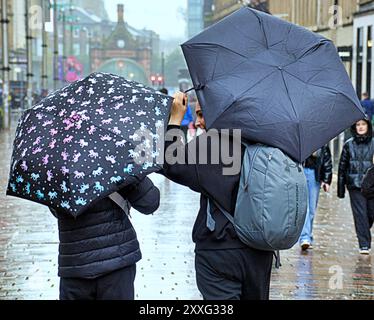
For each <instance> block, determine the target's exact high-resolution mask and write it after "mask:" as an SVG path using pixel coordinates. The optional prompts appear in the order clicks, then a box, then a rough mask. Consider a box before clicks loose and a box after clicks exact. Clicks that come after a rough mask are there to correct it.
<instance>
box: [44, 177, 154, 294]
mask: <svg viewBox="0 0 374 320" xmlns="http://www.w3.org/2000/svg"><path fill="white" fill-rule="evenodd" d="M136 181H137V180H136V179H134V183H132V184H130V185H129V186H127V187H125V188H123V189H121V190H120V191H119V192H118V194H117V195H120V196H121V197H122V199H125V200H127V201H128V203H129V204H131V206H132V207H133V208H134V209H136V210H138V211H139V212H141V213H144V214H151V213H153V212H155V211H156V210H157V209H158V206H159V199H160V193H159V190H158V189H157V188H156V187H155V186H154V185H153V183H152V181H151V180H150V179H149V178H147V177H145V178H144V179H143V180H142V181H141V182H136ZM129 210H130V207H129V206H128V207H127V210H125V211H127V212H124V210H123V208H121V207H120V206H119V205H117V203H115V202H114V201H113V200H112V199H110V198H109V197H108V198H104V199H102V200H100V201H99V202H97V203H96V204H94V205H92V206H91V207H89V208H88V209H87V210H86V211H85V212H84V213H82V214H81V215H80V216H78V218H73V217H72V216H71V215H68V214H66V213H63V212H58V211H56V210H54V209H51V212H52V213H53V214H54V215H55V217H56V218H57V219H58V230H59V239H60V243H59V256H58V275H59V277H60V299H61V300H133V299H134V281H135V274H136V263H137V262H138V261H139V260H140V259H141V251H140V247H139V242H138V240H137V236H136V232H135V230H134V227H133V226H132V224H131V222H130V220H129V217H128V216H129Z"/></svg>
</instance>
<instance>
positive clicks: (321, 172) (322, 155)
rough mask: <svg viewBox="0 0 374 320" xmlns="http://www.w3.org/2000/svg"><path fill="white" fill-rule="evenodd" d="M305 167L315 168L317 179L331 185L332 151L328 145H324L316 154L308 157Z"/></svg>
mask: <svg viewBox="0 0 374 320" xmlns="http://www.w3.org/2000/svg"><path fill="white" fill-rule="evenodd" d="M304 167H305V168H310V169H314V171H315V177H316V181H318V182H324V183H327V184H328V185H331V181H332V160H331V151H330V148H329V147H328V146H323V147H322V148H321V149H319V150H318V151H317V152H316V153H315V155H311V156H310V157H309V158H308V159H306V161H305V163H304Z"/></svg>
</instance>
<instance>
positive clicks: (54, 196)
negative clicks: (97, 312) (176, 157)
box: [7, 73, 172, 299]
mask: <svg viewBox="0 0 374 320" xmlns="http://www.w3.org/2000/svg"><path fill="white" fill-rule="evenodd" d="M171 104H172V98H171V97H168V96H166V95H164V94H161V93H158V92H156V91H155V90H153V89H152V88H149V87H146V86H144V85H143V84H140V83H137V82H134V81H128V80H126V79H124V78H122V77H119V76H116V75H112V74H107V73H93V74H91V75H89V76H87V77H86V78H84V79H82V80H79V81H77V82H74V83H72V84H70V85H69V86H67V87H64V88H62V89H59V90H57V91H55V92H53V93H51V94H50V95H49V96H48V97H46V98H44V99H43V100H42V101H40V102H39V104H38V105H35V106H33V107H32V108H31V109H28V110H27V111H25V112H24V113H23V115H22V118H21V120H20V121H19V124H18V127H17V131H16V137H15V140H14V147H13V154H12V159H11V165H10V174H9V181H8V189H7V195H10V196H16V197H20V198H23V199H27V200H30V201H34V202H38V203H40V204H43V205H46V206H48V207H49V208H50V210H51V211H53V213H54V214H55V215H56V216H57V218H58V225H59V236H60V246H59V275H60V277H61V283H60V298H61V299H133V291H134V290H133V281H134V277H135V263H136V262H137V261H138V260H139V259H140V257H141V255H140V250H139V244H138V241H137V239H136V233H135V231H134V229H133V227H132V225H131V223H130V221H129V219H128V217H127V215H126V213H128V212H129V204H130V205H132V206H133V207H134V208H135V209H137V210H138V211H140V212H142V213H145V214H149V213H152V212H154V211H155V210H156V209H157V207H158V203H159V191H158V189H157V188H155V187H154V186H153V184H152V182H151V181H150V180H149V179H148V178H146V176H147V175H149V174H151V173H152V172H156V171H159V170H160V169H162V165H161V164H159V163H157V155H156V152H154V153H153V152H152V151H151V150H150V148H149V146H151V145H152V143H153V141H154V140H156V141H157V140H158V139H159V134H158V132H160V131H159V129H158V128H161V127H162V126H163V123H164V122H165V121H166V119H167V117H168V115H169V110H170V106H171ZM143 134H147V135H146V137H147V139H145V140H144V141H143V140H142V139H139V138H141V136H143ZM143 151H144V152H143ZM143 153H144V154H145V155H144V158H142V156H143ZM108 197H109V198H108Z"/></svg>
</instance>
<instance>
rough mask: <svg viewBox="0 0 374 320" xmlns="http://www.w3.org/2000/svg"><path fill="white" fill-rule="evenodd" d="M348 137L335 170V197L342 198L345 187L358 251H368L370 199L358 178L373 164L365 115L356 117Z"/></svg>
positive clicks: (373, 207)
mask: <svg viewBox="0 0 374 320" xmlns="http://www.w3.org/2000/svg"><path fill="white" fill-rule="evenodd" d="M351 131H352V138H351V139H349V140H348V141H347V142H346V143H345V144H344V147H343V151H342V154H341V157H340V162H339V171H338V197H339V198H344V196H345V189H346V188H347V189H348V192H349V196H350V201H351V208H352V213H353V219H354V224H355V229H356V234H357V238H358V243H359V252H360V253H361V254H369V253H370V248H371V233H370V229H371V227H372V226H373V215H374V200H368V199H367V198H365V197H364V195H363V194H362V192H361V187H362V180H363V177H364V175H365V173H366V172H367V170H368V169H369V168H370V167H371V166H372V165H373V154H374V143H373V138H372V125H371V122H370V121H369V120H368V119H364V120H360V121H358V122H357V123H356V124H354V125H353V126H352V127H351Z"/></svg>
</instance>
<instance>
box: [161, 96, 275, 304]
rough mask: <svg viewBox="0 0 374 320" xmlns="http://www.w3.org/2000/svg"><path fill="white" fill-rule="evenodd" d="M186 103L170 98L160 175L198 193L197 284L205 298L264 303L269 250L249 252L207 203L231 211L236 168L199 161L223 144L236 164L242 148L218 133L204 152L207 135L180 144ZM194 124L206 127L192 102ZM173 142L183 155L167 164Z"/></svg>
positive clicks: (182, 98) (180, 98) (194, 234)
mask: <svg viewBox="0 0 374 320" xmlns="http://www.w3.org/2000/svg"><path fill="white" fill-rule="evenodd" d="M186 99H187V98H186V96H185V95H184V94H183V93H177V94H176V95H175V100H174V103H173V106H172V110H171V116H170V120H169V125H168V131H167V134H166V143H165V150H166V152H165V160H166V161H165V165H164V170H163V172H162V173H163V174H164V175H165V176H166V177H168V178H169V179H171V180H172V181H174V182H176V183H179V184H182V185H185V186H187V187H189V188H191V189H192V190H194V191H196V192H199V193H201V198H200V209H199V213H198V215H197V218H196V221H195V225H194V228H193V232H192V238H193V241H194V242H195V244H196V247H195V270H196V282H197V286H198V288H199V290H200V292H201V294H202V296H203V298H204V299H206V300H239V299H241V300H256V299H261V300H267V299H269V290H270V277H271V267H272V258H273V252H270V251H262V250H256V249H252V248H250V247H248V246H247V245H245V244H244V243H243V242H241V241H240V240H239V238H238V236H237V234H236V232H235V229H234V226H233V225H232V224H231V223H230V222H229V220H228V219H227V218H226V217H225V216H224V214H223V213H222V212H221V211H220V209H218V208H217V206H216V205H215V202H213V201H210V199H214V200H215V201H216V202H217V203H219V204H220V205H221V206H222V207H223V208H225V210H227V211H228V212H230V213H231V212H234V210H235V204H236V195H237V192H238V187H239V180H240V166H239V171H238V172H236V173H235V174H233V175H223V173H222V169H223V168H224V167H225V166H227V164H226V165H225V164H224V163H223V161H222V159H221V158H220V160H219V163H218V164H213V163H209V162H207V163H206V164H204V163H203V162H202V161H201V160H200V159H201V158H200V156H201V154H200V152H206V153H207V155H208V157H209V155H210V154H213V153H211V151H212V150H213V149H214V146H219V145H221V146H222V143H224V142H228V143H229V144H230V146H231V151H233V150H236V151H238V154H236V155H235V151H234V157H237V158H239V162H240V163H241V161H240V160H241V158H242V157H243V152H244V149H243V148H242V146H241V144H240V142H238V141H235V139H234V138H233V137H231V136H226V135H224V134H222V133H221V134H219V135H212V139H211V140H209V139H208V140H207V141H208V144H207V145H206V147H207V148H206V150H203V151H200V150H201V149H200V147H201V146H203V145H204V143H203V141H204V140H203V139H204V138H205V136H206V135H207V134H209V132H207V133H205V134H202V135H200V136H198V137H197V138H196V139H195V140H192V141H191V142H190V143H188V144H186V145H184V144H183V139H182V137H183V131H182V130H180V125H181V122H182V120H183V118H184V115H185V112H186V109H187V101H186ZM195 126H196V127H197V128H200V129H203V130H205V129H206V126H205V119H204V115H203V113H202V110H201V108H200V105H199V103H197V104H196V122H195ZM175 129H179V130H175ZM225 140H226V141H225ZM209 141H210V142H209ZM172 144H173V146H174V147H175V149H176V150H178V151H177V152H176V153H177V154H180V155H182V157H181V158H178V162H177V163H176V164H173V165H170V164H168V159H169V157H170V156H172V155H171V154H169V150H170V149H169V147H170V146H171V145H172ZM235 144H237V145H236V146H235ZM171 149H173V148H171ZM194 150H198V152H199V153H198V154H196V164H190V162H188V159H187V158H188V156H189V154H191V153H193V152H194ZM184 156H185V157H186V158H184ZM197 159H199V160H197Z"/></svg>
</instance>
